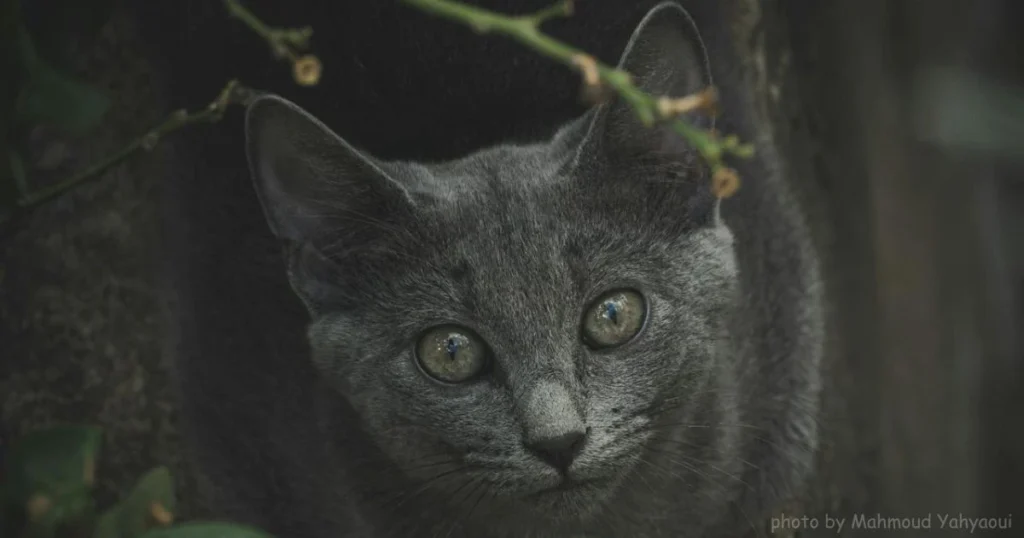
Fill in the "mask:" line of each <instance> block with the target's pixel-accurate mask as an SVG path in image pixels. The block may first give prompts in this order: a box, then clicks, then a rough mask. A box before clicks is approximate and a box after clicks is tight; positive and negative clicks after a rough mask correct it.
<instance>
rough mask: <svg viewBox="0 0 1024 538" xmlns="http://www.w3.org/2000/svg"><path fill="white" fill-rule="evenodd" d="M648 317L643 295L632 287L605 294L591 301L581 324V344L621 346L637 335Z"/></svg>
mask: <svg viewBox="0 0 1024 538" xmlns="http://www.w3.org/2000/svg"><path fill="white" fill-rule="evenodd" d="M646 318H647V305H646V301H645V300H644V297H643V295H641V294H640V293H639V292H637V291H635V290H631V289H617V290H612V291H609V292H606V293H604V294H603V295H601V296H600V297H599V298H598V299H597V300H595V301H594V302H592V303H590V306H588V307H587V310H586V312H585V314H584V316H583V324H582V327H581V330H582V336H583V340H584V343H585V344H586V345H587V346H589V347H590V348H592V349H608V348H613V347H618V346H621V345H623V344H625V343H627V342H629V341H631V340H633V338H634V337H636V336H637V335H638V334H640V331H641V330H642V329H643V328H644V322H645V320H646Z"/></svg>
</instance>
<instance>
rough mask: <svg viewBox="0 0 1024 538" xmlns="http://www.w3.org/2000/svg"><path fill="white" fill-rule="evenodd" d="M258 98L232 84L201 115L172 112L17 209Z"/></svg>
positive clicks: (31, 195) (26, 199) (20, 203)
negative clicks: (165, 138) (126, 142)
mask: <svg viewBox="0 0 1024 538" xmlns="http://www.w3.org/2000/svg"><path fill="white" fill-rule="evenodd" d="M254 96H255V92H253V91H252V90H250V89H248V88H246V87H244V86H241V85H239V84H238V82H237V81H234V80H232V81H230V82H228V84H227V85H226V86H224V89H222V90H221V92H220V94H219V95H217V98H216V99H214V100H213V101H212V102H210V104H209V105H207V106H206V107H205V108H203V109H202V110H200V111H198V112H193V113H189V112H188V111H187V110H184V109H182V110H177V111H175V112H172V113H171V114H170V115H169V116H168V117H167V119H165V120H164V121H163V122H162V123H160V124H159V125H157V126H156V127H154V128H152V129H150V130H149V131H147V132H146V133H144V134H143V135H142V136H139V137H138V138H136V139H134V140H132V141H131V142H130V143H128V145H126V146H125V147H123V148H121V149H120V150H119V151H118V152H117V153H114V154H113V155H110V156H108V157H107V158H106V159H103V160H102V161H100V162H98V163H95V164H93V165H92V166H90V167H89V168H87V169H85V170H83V171H81V172H79V173H78V174H76V175H74V176H72V177H70V178H68V179H65V180H64V181H61V182H59V183H55V184H53V185H50V186H49V187H46V188H43V189H40V190H39V191H36V192H33V193H29V194H28V195H26V196H24V197H23V198H21V199H20V200H19V201H18V207H19V208H21V209H29V208H31V207H33V206H37V205H39V204H42V203H44V202H47V201H49V200H51V199H52V198H54V197H56V196H59V195H60V194H62V193H64V192H66V191H68V190H70V189H72V188H74V187H76V186H78V185H79V184H81V183H84V182H85V181H87V180H89V179H92V178H95V177H98V176H100V175H102V174H103V173H104V172H106V171H107V170H109V169H110V168H112V167H114V166H117V165H118V164H120V163H122V162H124V161H125V160H126V159H128V158H129V157H131V156H132V155H135V154H136V153H137V152H139V151H140V150H144V151H149V150H152V149H153V148H154V147H156V145H157V143H159V142H160V139H161V138H163V137H164V136H166V135H168V134H170V133H172V132H174V131H177V130H179V129H182V128H184V127H187V126H189V125H193V124H196V123H216V122H218V121H220V119H221V118H222V117H223V116H224V111H225V109H227V107H228V106H230V105H233V104H241V105H245V104H247V103H248V102H249V101H251V100H252V98H253V97H254Z"/></svg>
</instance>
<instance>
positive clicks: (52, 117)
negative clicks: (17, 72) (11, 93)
mask: <svg viewBox="0 0 1024 538" xmlns="http://www.w3.org/2000/svg"><path fill="white" fill-rule="evenodd" d="M18 46H19V52H20V55H21V60H22V62H23V64H24V67H25V71H26V75H25V84H24V86H22V88H21V90H20V92H19V94H18V100H17V104H16V105H15V111H14V112H15V121H16V122H19V123H21V124H32V123H47V124H52V125H54V126H56V127H58V128H60V129H62V130H64V131H66V132H68V133H71V134H76V135H81V134H85V133H87V132H88V131H89V130H91V129H92V128H93V127H95V126H96V125H98V124H99V122H100V120H101V119H102V118H103V116H104V114H106V113H107V109H109V108H110V99H108V98H107V97H106V96H105V95H104V94H103V93H101V92H100V91H99V90H97V89H95V88H93V87H92V86H89V85H87V84H84V83H82V82H79V81H77V80H75V79H74V78H71V77H69V76H67V75H64V74H63V73H61V72H60V71H58V70H56V69H54V68H53V67H52V66H50V64H49V63H47V62H46V61H45V60H44V59H43V58H42V57H41V56H39V55H38V54H36V51H35V47H34V46H33V44H32V36H31V35H29V32H28V29H27V28H26V27H25V25H24V24H20V25H19V26H18Z"/></svg>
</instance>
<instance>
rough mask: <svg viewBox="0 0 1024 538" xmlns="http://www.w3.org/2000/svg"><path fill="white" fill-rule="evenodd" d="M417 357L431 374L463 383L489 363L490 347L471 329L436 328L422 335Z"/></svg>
mask: <svg viewBox="0 0 1024 538" xmlns="http://www.w3.org/2000/svg"><path fill="white" fill-rule="evenodd" d="M416 360H417V361H419V363H420V367H421V368H422V369H423V371H424V372H426V374H427V375H429V376H430V377H433V378H434V379H437V380H438V381H444V382H446V383H462V382H465V381H469V380H470V379H473V378H475V377H476V376H477V375H479V374H480V372H482V371H483V370H484V367H485V366H487V346H486V345H485V344H484V343H483V341H482V340H481V339H480V337H479V336H476V335H475V334H473V332H472V331H469V330H468V329H463V328H461V327H457V326H451V325H449V326H442V327H435V328H433V329H430V330H429V331H427V332H426V333H424V334H423V336H421V337H420V341H419V343H418V344H417V345H416Z"/></svg>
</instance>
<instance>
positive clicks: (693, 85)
mask: <svg viewBox="0 0 1024 538" xmlns="http://www.w3.org/2000/svg"><path fill="white" fill-rule="evenodd" d="M620 65H621V66H622V67H623V68H625V69H627V70H628V71H630V72H632V73H633V74H634V75H635V76H636V78H637V82H638V83H639V84H640V85H641V86H642V87H644V88H645V89H646V90H647V91H649V92H651V93H653V94H658V95H666V94H667V95H684V94H688V93H692V92H694V91H696V90H698V89H701V88H703V87H704V86H705V85H706V84H708V83H709V80H708V73H707V70H706V58H705V56H704V54H703V50H702V48H701V44H700V41H699V38H697V37H696V34H695V33H694V31H693V29H692V27H691V25H690V22H689V19H688V18H687V17H686V15H685V13H684V12H682V10H680V9H678V8H677V7H675V6H672V5H665V6H662V7H660V8H658V9H656V10H654V11H653V12H652V13H651V14H650V15H648V17H647V18H646V19H645V20H644V22H643V23H642V24H641V26H640V27H639V28H638V30H637V31H636V33H635V34H634V37H633V39H632V40H631V42H630V45H629V46H628V47H627V50H626V52H625V54H624V56H623V59H622V61H621V64H620ZM247 134H248V143H249V159H250V165H251V167H252V170H253V175H254V177H255V180H256V184H257V189H258V192H259V194H260V199H261V201H262V203H263V205H264V209H265V211H266V213H267V216H268V221H269V223H270V226H271V229H272V230H273V231H274V233H275V234H276V235H277V236H278V237H280V238H281V239H282V240H283V241H284V242H285V243H286V244H287V245H288V251H289V273H290V274H289V277H290V279H291V282H292V286H293V288H294V289H295V291H296V293H297V295H298V296H299V297H300V298H301V299H302V300H303V301H304V302H305V304H306V306H307V307H308V309H309V311H310V313H311V316H312V323H311V325H310V328H309V333H308V335H309V342H310V344H311V349H312V359H313V361H314V363H315V364H316V366H317V367H318V369H319V371H320V372H321V373H322V375H323V378H324V379H325V381H326V382H327V383H328V384H329V385H330V386H331V387H332V388H333V390H335V391H336V392H337V394H338V395H339V397H341V398H344V400H345V401H346V402H347V403H348V404H349V405H351V406H352V408H354V409H355V410H356V411H357V413H358V414H359V416H360V418H361V419H362V424H361V431H362V432H364V433H365V434H366V435H368V436H369V437H371V438H372V441H373V443H374V445H375V446H376V447H378V448H379V450H380V451H381V453H383V454H384V455H386V457H387V458H388V459H389V460H390V461H391V462H392V463H393V464H394V465H396V466H397V467H398V468H399V469H400V470H401V471H402V473H403V474H404V475H405V476H406V477H408V479H409V481H410V483H411V484H413V485H415V486H417V487H415V488H414V489H415V491H413V492H411V493H412V495H411V496H415V495H419V494H424V495H430V496H433V497H435V498H439V499H444V500H443V502H442V503H447V504H450V505H452V506H453V507H454V506H458V505H460V504H464V503H469V502H472V503H476V504H478V505H480V507H481V508H480V510H482V511H487V510H488V509H490V510H491V511H492V512H499V511H500V512H503V513H520V512H519V511H520V510H522V511H525V512H523V513H527V514H534V515H540V516H542V517H544V518H547V519H549V520H563V519H573V518H586V517H595V515H596V514H598V513H599V512H601V511H602V510H604V509H605V508H606V507H607V506H608V503H609V502H611V501H614V500H622V499H625V498H626V497H628V496H629V495H630V492H633V491H637V490H638V489H639V488H641V487H647V488H652V487H655V488H656V487H660V486H659V485H664V484H667V483H669V482H673V483H676V484H677V485H678V484H679V483H686V484H691V485H692V484H698V483H700V482H701V481H702V480H703V478H702V477H703V476H706V474H705V473H702V468H703V466H705V465H713V463H712V462H720V460H721V461H726V462H734V461H735V460H736V458H733V457H731V456H734V455H735V454H732V453H731V452H730V451H731V450H734V447H733V446H732V444H731V443H732V442H733V441H732V436H731V434H730V431H728V427H727V425H728V424H730V423H734V422H735V421H733V422H730V419H732V418H734V411H733V409H732V402H733V400H734V399H735V394H734V391H735V388H734V387H733V385H731V379H730V377H729V371H730V370H729V368H728V367H727V366H729V363H728V361H729V359H728V353H726V352H725V351H726V343H725V338H724V337H725V336H726V330H727V327H728V323H729V321H730V319H731V317H732V316H733V315H734V312H735V307H736V300H737V291H736V282H737V266H736V260H735V253H734V251H733V239H732V234H731V233H730V231H729V230H728V228H726V227H725V226H724V225H723V224H722V223H721V222H720V221H719V219H718V218H717V217H716V211H717V207H716V202H715V200H714V198H713V196H712V195H711V194H710V191H709V183H710V180H709V177H708V173H707V170H706V167H705V166H704V165H703V164H702V163H701V162H700V161H699V160H698V159H697V157H696V155H695V154H694V152H693V151H691V149H690V148H688V147H686V146H685V144H684V143H682V142H681V141H680V140H679V139H678V138H676V135H674V134H672V133H670V132H667V131H665V130H663V129H661V128H653V129H649V128H646V127H644V126H642V125H640V124H639V122H638V121H636V120H635V118H634V116H633V112H632V111H631V110H630V109H629V108H628V107H627V106H626V105H624V104H622V103H619V102H612V103H609V104H606V105H602V106H600V107H597V108H595V109H593V110H591V111H590V112H589V113H588V114H586V115H585V116H583V117H581V118H579V119H578V120H576V121H574V122H572V123H571V124H569V125H567V126H565V127H564V128H563V129H561V130H560V131H559V132H558V133H556V134H555V135H554V136H553V137H552V138H551V139H550V140H547V141H543V142H540V143H537V144H533V145H507V146H499V147H495V148H491V149H488V150H485V151H481V152H479V153H476V154H473V155H470V156H468V157H466V158H464V159H460V160H457V161H454V162H446V163H434V164H421V163H401V162H383V161H379V160H377V159H374V158H373V157H372V156H369V155H365V154H363V153H361V152H359V151H358V150H356V149H355V148H353V147H352V146H350V145H349V144H348V143H346V142H345V141H343V140H341V139H340V138H338V137H337V136H336V135H334V134H333V133H332V132H331V131H330V130H329V129H328V128H327V127H325V126H324V125H322V124H321V123H320V122H318V121H317V120H316V119H314V118H312V117H310V116H309V115H308V114H306V113H305V112H303V111H302V110H300V109H299V108H297V107H296V106H295V105H292V104H290V103H288V102H286V101H284V100H282V99H279V98H276V97H265V98H262V99H260V100H258V101H256V102H255V103H254V104H253V105H252V106H251V108H250V110H249V113H248V117H247ZM708 417H716V418H717V419H719V421H720V423H721V424H725V425H724V426H718V427H714V428H710V429H709V426H711V424H710V423H709V422H708V421H707V419H708ZM702 428H703V429H702ZM716 428H717V429H716ZM723 429H724V430H723ZM711 454H713V457H712V456H710V455H711ZM691 462H698V463H691ZM723 465H725V464H723ZM641 483H643V484H646V485H645V486H641V485H640V484H641ZM684 489H686V488H684ZM704 493H706V492H704ZM674 495H677V496H678V494H676V493H674ZM684 495H685V496H690V497H692V500H693V502H688V500H687V498H676V499H674V500H673V502H674V503H678V504H679V505H680V506H690V507H695V506H699V503H697V502H696V499H697V498H706V497H707V495H706V494H701V493H700V492H696V491H689V492H688V493H685V494H684Z"/></svg>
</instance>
